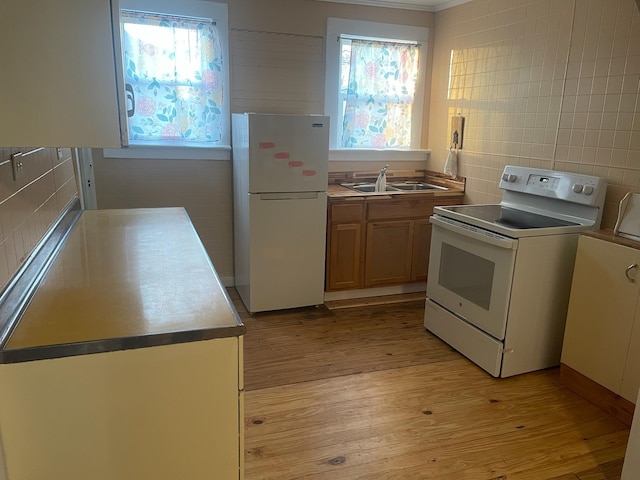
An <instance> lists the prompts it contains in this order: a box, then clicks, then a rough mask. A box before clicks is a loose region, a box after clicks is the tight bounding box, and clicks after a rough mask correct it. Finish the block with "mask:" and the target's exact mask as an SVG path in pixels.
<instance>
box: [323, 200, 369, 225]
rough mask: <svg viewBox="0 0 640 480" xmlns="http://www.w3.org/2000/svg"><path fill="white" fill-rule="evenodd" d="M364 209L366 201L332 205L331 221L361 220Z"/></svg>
mask: <svg viewBox="0 0 640 480" xmlns="http://www.w3.org/2000/svg"><path fill="white" fill-rule="evenodd" d="M363 211H364V202H358V203H355V202H354V203H338V204H334V205H331V223H345V222H359V221H360V220H362V213H363Z"/></svg>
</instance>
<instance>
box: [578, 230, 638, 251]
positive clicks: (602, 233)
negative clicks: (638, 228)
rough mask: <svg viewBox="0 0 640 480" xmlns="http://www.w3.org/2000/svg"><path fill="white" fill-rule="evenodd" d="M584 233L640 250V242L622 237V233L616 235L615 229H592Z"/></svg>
mask: <svg viewBox="0 0 640 480" xmlns="http://www.w3.org/2000/svg"><path fill="white" fill-rule="evenodd" d="M583 235H585V236H587V237H593V238H598V239H600V240H605V241H607V242H611V243H616V244H618V245H623V246H625V247H630V248H635V249H636V250H640V242H638V241H636V240H631V239H630V238H625V237H621V236H620V235H614V233H613V230H612V229H609V228H606V229H602V230H591V231H588V232H584V233H583Z"/></svg>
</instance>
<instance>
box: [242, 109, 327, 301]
mask: <svg viewBox="0 0 640 480" xmlns="http://www.w3.org/2000/svg"><path fill="white" fill-rule="evenodd" d="M231 132H232V140H233V188H234V247H235V251H234V254H235V286H236V289H237V290H238V293H239V294H240V297H241V298H242V301H243V302H244V304H245V306H246V307H247V310H249V312H250V313H255V312H262V311H270V310H280V309H285V308H296V307H303V306H309V305H319V304H322V303H323V300H324V265H325V243H326V223H327V192H326V190H327V180H328V177H327V171H328V159H329V118H328V117H324V116H315V115H274V114H258V113H242V114H239V113H234V114H233V115H232V130H231Z"/></svg>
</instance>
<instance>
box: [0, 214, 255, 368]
mask: <svg viewBox="0 0 640 480" xmlns="http://www.w3.org/2000/svg"><path fill="white" fill-rule="evenodd" d="M244 332H245V329H244V325H243V324H242V322H241V321H240V320H239V317H238V315H237V313H236V311H235V309H234V307H233V306H232V304H231V302H230V300H229V298H228V296H227V294H226V291H225V290H224V288H223V286H222V285H221V283H220V281H219V279H218V276H217V274H216V272H215V270H214V268H213V266H212V264H211V262H210V260H209V257H208V256H207V254H206V252H205V249H204V247H203V245H202V243H201V241H200V239H199V237H198V235H197V234H196V232H195V229H194V227H193V225H192V223H191V221H190V219H189V217H188V215H187V213H186V211H185V210H184V209H183V208H154V209H127V210H87V211H84V212H82V214H81V216H80V217H79V220H78V222H77V223H76V224H75V225H74V226H73V228H72V229H71V231H70V233H69V235H68V237H67V238H66V240H65V241H64V243H63V245H62V248H61V250H60V251H59V253H58V255H57V257H56V258H55V260H54V261H53V263H52V265H51V267H50V268H49V270H48V271H47V273H46V275H45V276H44V278H43V279H42V281H41V282H40V283H39V285H38V287H37V289H36V291H35V294H34V295H33V297H32V299H31V301H30V303H29V305H28V307H27V309H26V310H25V311H24V313H23V314H22V315H21V317H20V319H19V321H18V323H17V325H16V326H15V328H14V330H13V332H12V333H11V335H10V336H9V337H8V340H7V341H6V342H5V344H4V345H3V346H2V347H3V348H2V350H0V362H1V363H12V362H21V361H29V360H38V359H44V358H56V357H64V356H71V355H80V354H86V353H97V352H105V351H114V350H124V349H129V348H141V347H148V346H156V345H166V344H172V343H182V342H189V341H197V340H207V339H212V338H219V337H230V336H238V335H242V334H244Z"/></svg>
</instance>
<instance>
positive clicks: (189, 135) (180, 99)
mask: <svg viewBox="0 0 640 480" xmlns="http://www.w3.org/2000/svg"><path fill="white" fill-rule="evenodd" d="M122 44H123V48H122V53H123V61H124V73H125V83H126V84H128V85H130V87H131V89H132V90H133V94H134V100H133V101H134V104H135V110H134V114H133V116H130V117H129V118H128V130H129V140H130V141H131V143H133V144H135V143H142V142H145V143H162V142H166V141H177V142H188V143H193V142H196V143H205V144H216V143H219V142H220V141H221V140H222V135H223V122H224V118H223V114H222V112H223V109H222V103H223V101H224V94H225V92H224V91H223V82H222V74H223V70H222V67H223V65H222V62H223V59H222V49H221V47H220V41H219V38H218V33H217V30H216V26H215V22H214V21H213V20H208V21H207V20H205V19H196V18H188V17H169V16H164V15H161V14H149V13H143V12H134V11H129V10H123V11H122ZM128 108H129V106H128Z"/></svg>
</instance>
